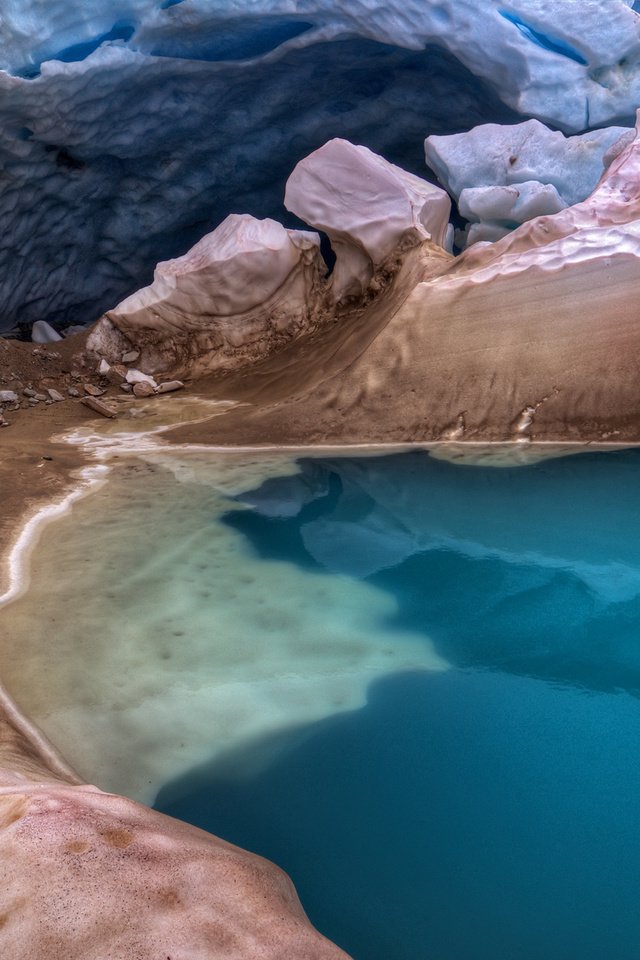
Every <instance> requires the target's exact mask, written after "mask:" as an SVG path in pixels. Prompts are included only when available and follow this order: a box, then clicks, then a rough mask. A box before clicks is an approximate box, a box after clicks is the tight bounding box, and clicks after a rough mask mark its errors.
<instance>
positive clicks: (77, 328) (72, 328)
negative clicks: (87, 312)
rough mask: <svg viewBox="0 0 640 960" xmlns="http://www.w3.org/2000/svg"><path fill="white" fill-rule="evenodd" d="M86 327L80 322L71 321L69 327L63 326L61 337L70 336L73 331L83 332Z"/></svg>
mask: <svg viewBox="0 0 640 960" xmlns="http://www.w3.org/2000/svg"><path fill="white" fill-rule="evenodd" d="M86 329H87V328H86V327H84V326H83V325H82V324H81V323H72V324H71V326H70V327H65V328H64V330H63V331H62V336H63V337H72V336H73V335H74V333H84V332H85V330H86Z"/></svg>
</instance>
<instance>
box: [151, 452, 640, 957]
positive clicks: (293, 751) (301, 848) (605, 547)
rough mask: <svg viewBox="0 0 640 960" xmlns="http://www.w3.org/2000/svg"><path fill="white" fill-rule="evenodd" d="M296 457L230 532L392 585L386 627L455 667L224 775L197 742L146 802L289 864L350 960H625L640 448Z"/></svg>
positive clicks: (636, 916) (638, 786)
mask: <svg viewBox="0 0 640 960" xmlns="http://www.w3.org/2000/svg"><path fill="white" fill-rule="evenodd" d="M300 466H301V472H300V473H299V474H298V475H296V476H293V477H283V476H275V477H272V478H271V479H268V480H266V481H265V482H264V483H262V485H261V486H260V487H259V488H258V489H257V490H255V491H253V492H250V493H243V494H242V495H240V496H239V497H238V509H235V508H233V507H232V506H231V508H230V509H229V510H228V511H227V512H226V514H225V516H224V517H223V522H224V524H225V525H226V526H227V528H228V529H229V530H232V531H233V532H234V533H235V534H236V535H240V536H241V537H242V538H243V540H244V542H245V544H246V546H247V548H248V551H249V553H250V554H251V556H253V557H254V560H255V557H259V558H261V559H262V562H263V563H266V564H273V563H279V564H283V563H284V564H287V565H289V567H290V569H291V570H292V571H298V573H299V574H301V573H304V574H305V577H307V578H308V577H311V578H313V577H318V578H321V577H326V576H327V575H328V574H331V575H333V576H339V577H341V578H345V577H346V578H348V581H350V582H352V583H353V585H354V586H353V589H354V590H356V588H357V589H360V588H361V586H364V585H366V586H368V587H370V588H371V589H374V590H375V592H376V593H375V595H376V596H377V595H378V594H385V595H387V596H388V597H389V598H390V599H391V600H393V603H390V605H389V608H388V612H387V614H386V618H387V623H386V626H387V628H388V629H389V631H391V632H392V633H395V634H396V635H399V636H402V634H403V633H404V632H405V631H406V632H407V635H411V636H414V635H416V634H421V635H423V636H424V638H425V642H426V641H427V640H428V642H429V643H430V644H432V645H433V647H434V649H435V653H436V654H437V655H439V656H440V657H441V658H442V660H443V661H446V662H448V663H449V664H451V667H450V669H448V670H433V671H432V670H426V669H425V670H420V669H413V670H410V671H402V670H396V671H392V672H389V673H388V674H387V675H382V676H378V677H376V678H374V679H373V680H372V682H371V683H370V685H369V688H368V690H367V696H366V703H365V704H364V705H362V706H359V707H357V708H355V709H351V710H347V711H344V712H342V713H339V714H336V715H333V716H326V717H324V718H322V719H319V720H317V721H315V722H311V723H304V724H298V725H292V726H290V727H289V728H288V729H284V730H280V731H278V732H274V733H272V734H270V736H269V739H268V742H267V741H265V742H264V743H263V744H262V745H261V744H260V742H257V743H252V744H249V745H247V746H246V748H244V747H242V748H241V747H238V749H236V750H235V752H232V754H231V756H226V757H225V758H224V762H222V761H221V760H220V758H218V757H213V743H214V740H215V735H214V733H213V732H212V760H211V762H209V763H207V762H204V763H201V764H199V765H198V766H197V767H194V768H193V769H192V770H191V771H189V772H188V773H187V774H182V775H180V776H179V777H177V778H176V779H175V780H173V781H172V782H168V783H167V784H166V785H165V786H164V787H163V789H162V790H161V791H160V794H159V796H158V799H157V806H158V808H159V809H162V810H164V811H165V812H168V813H171V814H173V815H175V816H179V817H182V818H184V819H187V820H190V821H192V822H194V823H197V824H198V825H201V826H203V827H205V828H206V829H208V830H211V831H213V832H215V833H218V834H220V835H222V836H224V837H226V838H227V839H229V840H232V841H234V842H236V843H238V844H240V845H243V846H246V847H249V848H250V849H253V850H256V851H257V852H259V853H262V854H264V855H265V856H267V857H269V858H271V859H273V860H275V861H276V862H277V863H279V864H280V865H281V866H283V867H284V868H285V869H286V870H287V871H288V872H289V873H290V874H291V876H292V877H293V879H294V882H295V883H296V886H297V888H298V890H299V892H300V895H301V898H302V900H303V903H304V905H305V908H306V910H307V912H308V914H309V916H310V918H311V919H312V921H313V922H314V923H315V924H316V925H317V926H318V927H319V928H320V929H321V930H322V931H323V932H324V933H325V934H326V935H328V936H329V937H331V938H333V939H334V940H336V941H337V942H338V943H339V944H340V945H341V946H343V947H344V948H345V949H347V950H348V951H349V952H350V953H351V954H352V955H353V956H354V957H355V958H356V960H472V958H473V960H479V958H487V960H488V958H491V960H497V958H498V960H506V958H512V957H513V958H515V957H518V958H519V960H543V958H544V960H574V958H581V960H602V958H604V957H607V958H613V960H636V958H637V956H638V949H639V948H638V944H639V943H640V912H639V911H638V891H639V890H640V839H639V836H638V825H639V823H640V765H639V764H638V745H639V744H640V709H639V704H638V699H637V694H638V690H639V689H640V642H639V629H638V628H639V625H640V511H639V510H638V503H639V497H638V490H639V488H640V484H639V481H640V452H638V451H627V452H618V453H608V454H581V455H579V456H572V457H566V458H563V459H556V460H548V461H546V462H542V463H539V464H537V465H535V466H530V467H526V468H519V469H495V468H487V467H470V466H455V465H453V464H450V463H447V462H444V461H439V460H437V459H435V458H433V457H429V456H427V455H425V454H423V453H416V454H405V455H401V456H394V457H383V458H369V459H364V458H360V459H339V458H336V459H326V460H317V459H315V460H306V461H302V462H301V464H300ZM247 504H250V505H251V507H252V509H250V510H247V509H246V505H247ZM358 585H360V586H358ZM260 749H264V753H265V757H268V761H265V762H264V763H263V764H261V765H260V764H258V765H256V764H253V766H252V764H251V762H249V761H248V760H247V757H248V755H249V754H250V753H251V754H255V752H256V751H260ZM234 765H237V766H238V769H241V770H242V771H243V773H242V776H236V775H235V774H234Z"/></svg>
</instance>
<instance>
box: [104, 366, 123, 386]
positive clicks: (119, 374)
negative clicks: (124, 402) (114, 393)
mask: <svg viewBox="0 0 640 960" xmlns="http://www.w3.org/2000/svg"><path fill="white" fill-rule="evenodd" d="M126 378H127V368H126V367H123V366H122V364H121V363H114V364H113V366H112V367H110V368H109V372H108V374H107V380H108V381H109V383H113V384H114V386H116V387H119V386H120V384H121V383H122V381H123V380H126Z"/></svg>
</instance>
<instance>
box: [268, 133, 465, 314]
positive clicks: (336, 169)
mask: <svg viewBox="0 0 640 960" xmlns="http://www.w3.org/2000/svg"><path fill="white" fill-rule="evenodd" d="M285 206H286V207H287V209H288V210H291V212H292V213H295V214H296V215H297V216H298V217H300V218H301V219H302V220H305V221H306V222H307V223H309V224H311V225H312V226H314V227H317V228H318V229H320V230H323V231H324V232H325V233H327V234H328V236H329V238H330V239H331V241H332V243H333V244H334V248H335V252H336V255H337V258H338V259H337V264H336V272H335V275H334V290H335V291H336V295H337V297H338V298H339V297H340V296H343V295H347V294H354V293H355V294H357V293H359V292H360V291H361V290H362V289H363V288H364V287H366V286H367V284H368V282H369V280H370V279H371V276H372V274H373V270H374V269H375V267H377V266H379V265H380V264H381V263H383V262H384V260H385V259H386V258H387V257H388V256H390V254H392V253H393V251H394V250H395V249H397V248H398V246H399V245H400V244H404V243H416V242H419V241H420V240H428V239H431V240H433V241H434V242H435V243H437V244H439V245H440V246H445V244H446V241H447V231H448V227H449V212H450V210H451V202H450V200H449V198H448V196H447V194H446V193H445V192H444V190H441V189H440V188H439V187H436V186H434V185H433V184H432V183H428V182H427V181H426V180H421V179H420V178H419V177H415V176H413V175H412V174H410V173H407V172H406V171H405V170H402V169H401V168H400V167H397V166H395V165H394V164H392V163H389V162H388V161H387V160H384V159H383V158H382V157H379V156H378V155H377V154H375V153H373V152H372V151H371V150H369V149H367V147H362V146H355V145H354V144H352V143H349V141H348V140H341V139H335V140H330V141H329V142H328V143H326V144H325V145H324V146H323V147H320V149H319V150H316V151H315V152H314V153H312V154H310V156H308V157H305V159H304V160H301V161H300V163H299V164H298V165H297V167H296V168H295V170H294V171H293V173H292V174H291V176H290V177H289V180H288V181H287V188H286V193H285Z"/></svg>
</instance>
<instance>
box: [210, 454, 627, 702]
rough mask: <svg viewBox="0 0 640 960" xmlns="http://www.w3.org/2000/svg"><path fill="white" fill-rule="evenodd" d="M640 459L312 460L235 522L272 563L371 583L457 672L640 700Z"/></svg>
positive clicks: (260, 495) (270, 486)
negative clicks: (512, 465) (491, 672)
mask: <svg viewBox="0 0 640 960" xmlns="http://www.w3.org/2000/svg"><path fill="white" fill-rule="evenodd" d="M639 489H640V450H632V451H631V450H630V451H625V452H618V453H608V454H582V455H581V456H576V457H568V458H564V459H553V460H547V461H545V462H542V463H538V464H536V465H534V466H530V467H527V468H526V469H491V468H465V469H460V468H458V467H456V466H454V465H452V464H450V463H446V462H441V461H438V460H434V459H433V458H431V457H428V456H426V455H425V454H424V453H410V454H403V455H401V456H397V457H379V458H375V459H361V460H340V459H335V460H329V461H322V460H307V461H303V462H302V463H301V472H300V473H299V474H298V475H297V476H295V477H284V478H273V479H270V480H268V481H267V482H265V483H264V484H263V485H262V486H261V487H260V488H259V489H258V490H257V491H255V492H253V493H250V494H246V495H244V496H243V498H242V499H243V500H244V501H246V502H248V503H250V504H251V505H252V506H253V507H254V509H253V510H252V511H249V512H248V511H238V512H237V513H233V514H230V515H229V516H227V518H226V522H227V523H228V524H229V525H230V526H232V527H233V528H234V529H237V530H239V531H242V533H243V534H244V535H245V536H246V537H247V538H248V539H249V540H250V542H251V543H252V544H253V546H254V547H255V548H256V549H257V550H259V552H260V554H261V555H262V556H263V557H265V558H270V559H277V558H282V559H284V558H286V559H287V560H289V561H293V562H295V563H296V564H298V565H299V566H300V567H302V568H304V569H308V570H317V571H323V572H325V573H326V572H332V573H341V574H346V575H350V576H353V577H354V578H357V579H359V580H366V581H367V582H368V583H370V584H372V585H375V586H377V587H379V588H381V589H383V590H385V591H386V592H388V593H389V594H391V595H392V596H393V597H394V598H395V600H396V601H397V613H396V614H395V615H394V617H393V625H394V626H401V627H404V628H406V629H410V630H423V631H425V632H426V633H427V634H428V636H429V637H430V638H431V639H432V641H433V642H434V643H435V644H436V647H437V650H438V652H439V653H440V654H441V655H442V656H443V657H444V658H445V659H447V660H449V661H451V662H453V663H456V664H460V665H465V666H468V665H482V666H488V667H500V668H501V669H505V670H509V671H513V672H518V673H528V674H531V675H534V676H542V677H553V678H556V679H559V680H566V681H568V682H573V683H578V684H584V685H586V686H589V687H593V688H595V689H614V688H618V687H621V688H626V689H629V690H633V691H637V690H638V689H640V636H639V625H640V509H639V504H640V499H639V496H638V490H639Z"/></svg>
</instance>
